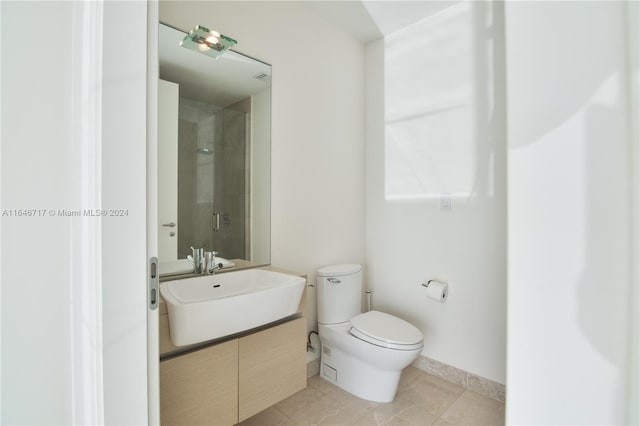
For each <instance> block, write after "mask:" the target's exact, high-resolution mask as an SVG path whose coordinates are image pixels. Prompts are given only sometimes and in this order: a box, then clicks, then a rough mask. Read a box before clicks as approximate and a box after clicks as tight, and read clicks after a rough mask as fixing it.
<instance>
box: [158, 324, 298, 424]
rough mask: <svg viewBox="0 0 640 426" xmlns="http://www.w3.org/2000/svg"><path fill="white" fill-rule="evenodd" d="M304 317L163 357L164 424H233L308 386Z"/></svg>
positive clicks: (161, 384)
mask: <svg viewBox="0 0 640 426" xmlns="http://www.w3.org/2000/svg"><path fill="white" fill-rule="evenodd" d="M305 333H306V320H305V319H304V318H303V317H301V318H297V319H293V320H291V321H287V322H285V323H282V324H279V325H276V326H273V327H271V328H267V329H265V330H261V331H258V332H255V333H253V334H249V335H247V336H242V337H240V338H237V339H233V340H230V341H227V342H224V343H220V344H217V345H213V346H209V347H205V348H203V349H198V350H196V351H194V352H189V353H187V354H184V355H179V356H177V357H175V358H170V359H167V360H163V361H161V362H160V404H161V405H160V407H161V409H160V415H161V424H163V425H233V424H236V423H238V422H240V421H243V420H245V419H247V418H249V417H251V416H253V415H255V414H257V413H259V412H260V411H262V410H264V409H266V408H268V407H270V406H272V405H273V404H275V403H277V402H279V401H282V400H283V399H285V398H287V397H288V396H290V395H293V394H294V393H296V392H298V391H300V390H302V389H304V388H305V387H306V385H307V369H306V360H305V350H306V346H305V344H306V336H305Z"/></svg>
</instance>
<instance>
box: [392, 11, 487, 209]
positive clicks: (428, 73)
mask: <svg viewBox="0 0 640 426" xmlns="http://www.w3.org/2000/svg"><path fill="white" fill-rule="evenodd" d="M472 7H473V6H472V4H470V3H467V2H465V3H460V4H458V5H455V6H452V7H450V8H447V9H446V10H444V11H442V12H440V13H438V14H436V15H434V16H431V17H428V18H426V19H424V20H422V21H419V22H417V23H416V24H413V25H411V26H409V27H407V28H405V29H402V30H400V31H398V32H396V33H394V34H392V35H390V36H388V37H387V38H386V39H385V108H386V109H385V198H386V199H424V198H437V197H438V196H439V194H440V193H442V192H446V193H451V194H452V195H453V196H454V197H465V196H468V195H469V194H470V193H471V192H472V190H473V186H474V183H475V182H474V181H475V174H476V170H475V164H476V158H475V157H476V153H475V145H476V140H475V136H474V135H475V134H476V132H475V126H476V124H475V117H474V114H475V113H476V112H475V110H474V102H473V96H474V92H473V89H474V84H475V83H476V82H475V81H474V78H475V75H474V63H473V60H474V57H473V53H474V52H473V46H472V39H473V37H472V36H473V29H474V23H473V20H472V16H473V14H472Z"/></svg>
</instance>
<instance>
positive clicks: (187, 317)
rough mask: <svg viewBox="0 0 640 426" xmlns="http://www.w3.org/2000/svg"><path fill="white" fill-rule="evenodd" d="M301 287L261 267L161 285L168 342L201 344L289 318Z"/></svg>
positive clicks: (292, 277)
mask: <svg viewBox="0 0 640 426" xmlns="http://www.w3.org/2000/svg"><path fill="white" fill-rule="evenodd" d="M304 286H305V280H304V278H302V277H298V276H295V275H289V274H282V273H279V272H273V271H267V270H264V269H247V270H243V271H235V272H227V273H224V274H218V275H213V276H212V275H208V276H202V277H196V278H188V279H184V280H176V281H168V282H165V283H162V284H160V294H162V297H163V298H164V300H165V302H166V303H167V310H168V313H169V333H170V337H171V342H172V343H173V344H174V345H175V346H185V345H191V344H195V343H200V342H205V341H207V340H212V339H217V338H221V337H224V336H229V335H231V334H235V333H239V332H241V331H245V330H249V329H252V328H255V327H259V326H261V325H264V324H268V323H270V322H273V321H277V320H279V319H282V318H285V317H288V316H289V315H293V314H295V313H296V312H297V310H298V305H299V304H300V298H301V297H302V292H303V290H304Z"/></svg>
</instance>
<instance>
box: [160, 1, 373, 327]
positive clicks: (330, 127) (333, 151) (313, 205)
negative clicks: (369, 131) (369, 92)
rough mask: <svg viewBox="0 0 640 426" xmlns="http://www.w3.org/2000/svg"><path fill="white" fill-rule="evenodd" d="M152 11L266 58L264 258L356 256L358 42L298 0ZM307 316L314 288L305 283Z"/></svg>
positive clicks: (299, 266)
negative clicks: (267, 222) (267, 235)
mask: <svg viewBox="0 0 640 426" xmlns="http://www.w3.org/2000/svg"><path fill="white" fill-rule="evenodd" d="M160 20H161V21H162V22H164V23H167V24H169V25H172V26H175V27H178V28H181V29H183V30H188V29H190V28H192V27H193V26H194V25H196V24H202V25H205V26H208V27H210V28H214V29H216V30H217V31H220V32H221V33H223V34H228V35H229V36H231V37H233V38H234V39H236V40H238V46H237V48H236V49H235V50H238V51H240V52H242V53H244V54H247V55H249V56H253V57H255V58H257V59H260V60H262V61H265V62H267V63H270V64H271V65H272V66H273V80H272V149H271V156H272V180H271V188H272V193H271V263H272V264H273V265H276V266H279V267H283V268H288V269H291V270H293V271H298V272H302V273H307V274H309V279H310V281H312V282H313V281H315V270H316V269H317V268H318V267H321V266H324V265H327V264H331V263H340V262H359V263H362V262H363V261H364V223H363V218H364V193H363V191H362V188H364V156H363V149H364V112H363V105H364V67H363V65H364V48H363V47H362V45H361V44H360V43H359V42H357V41H356V40H354V39H353V37H351V36H349V35H346V34H345V33H343V32H341V31H339V30H337V29H335V28H334V27H332V26H330V25H329V24H327V23H326V22H325V21H323V20H322V19H321V18H319V17H317V16H315V15H313V14H312V13H311V12H310V11H308V10H307V9H306V8H304V7H301V6H300V5H299V4H297V2H270V1H264V2H197V1H196V2H184V1H180V2H168V1H167V2H165V1H163V2H162V3H161V4H160ZM308 290H309V291H308V300H307V302H308V303H307V306H308V310H309V316H308V326H309V328H315V323H316V317H315V304H316V301H315V292H314V289H313V288H308Z"/></svg>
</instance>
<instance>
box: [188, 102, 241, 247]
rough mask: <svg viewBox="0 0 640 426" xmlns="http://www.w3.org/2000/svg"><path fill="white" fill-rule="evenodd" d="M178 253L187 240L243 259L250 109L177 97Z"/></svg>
mask: <svg viewBox="0 0 640 426" xmlns="http://www.w3.org/2000/svg"><path fill="white" fill-rule="evenodd" d="M179 103H180V108H179V120H178V223H179V224H180V232H179V233H178V242H177V243H178V257H179V258H180V257H185V256H186V255H187V254H189V253H191V248H190V247H191V246H193V247H198V248H204V249H205V250H215V251H217V252H218V253H219V255H220V256H222V257H225V258H228V259H246V258H247V257H248V256H247V255H248V253H247V246H248V244H247V238H248V237H249V235H250V232H249V229H248V226H249V221H248V220H247V219H248V212H249V201H250V200H249V176H248V173H249V172H248V171H249V169H250V168H249V167H248V164H247V163H248V161H249V158H250V157H249V152H248V150H249V143H248V137H249V131H248V128H249V113H248V111H249V109H248V108H247V105H245V104H246V103H245V102H238V103H237V104H234V105H231V106H229V107H226V108H222V107H219V106H216V105H212V104H209V103H206V102H200V101H195V100H191V99H186V98H183V97H180V99H179Z"/></svg>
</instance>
